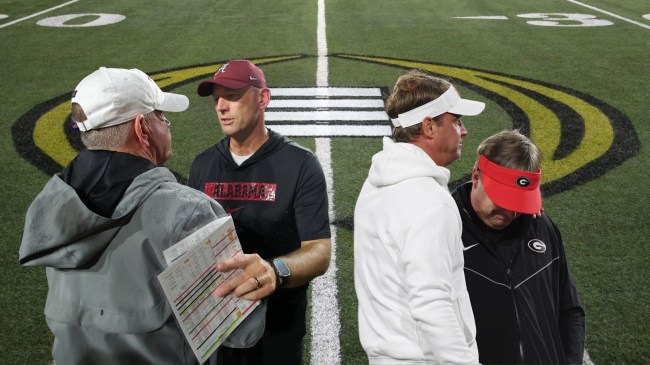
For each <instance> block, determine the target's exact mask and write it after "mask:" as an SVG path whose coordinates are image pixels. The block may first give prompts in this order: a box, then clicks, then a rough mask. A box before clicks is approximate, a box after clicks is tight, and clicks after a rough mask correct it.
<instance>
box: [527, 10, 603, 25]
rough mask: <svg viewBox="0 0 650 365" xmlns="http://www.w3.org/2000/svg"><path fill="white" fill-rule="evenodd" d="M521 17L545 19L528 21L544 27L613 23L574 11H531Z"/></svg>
mask: <svg viewBox="0 0 650 365" xmlns="http://www.w3.org/2000/svg"><path fill="white" fill-rule="evenodd" d="M517 16H518V17H520V18H528V19H543V20H529V21H527V22H526V23H528V24H531V25H540V26H543V27H603V26H607V25H613V24H614V23H612V22H610V21H609V20H604V19H598V18H596V16H595V15H590V14H574V13H529V14H519V15H517Z"/></svg>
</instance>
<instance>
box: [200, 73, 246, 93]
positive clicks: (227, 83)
mask: <svg viewBox="0 0 650 365" xmlns="http://www.w3.org/2000/svg"><path fill="white" fill-rule="evenodd" d="M214 85H221V86H224V87H227V88H229V89H241V88H242V87H246V86H249V84H248V83H246V82H243V81H240V80H233V79H227V78H224V77H222V78H220V79H219V80H215V79H212V80H208V81H203V82H202V83H200V84H199V87H198V88H197V89H196V92H197V93H198V94H199V96H210V95H212V90H213V88H214Z"/></svg>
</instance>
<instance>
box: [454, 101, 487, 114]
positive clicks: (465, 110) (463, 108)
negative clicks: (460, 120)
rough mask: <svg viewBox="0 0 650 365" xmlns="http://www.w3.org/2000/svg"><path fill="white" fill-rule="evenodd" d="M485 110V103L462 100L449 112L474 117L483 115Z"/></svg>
mask: <svg viewBox="0 0 650 365" xmlns="http://www.w3.org/2000/svg"><path fill="white" fill-rule="evenodd" d="M483 109H485V103H482V102H480V101H474V100H467V99H460V101H459V102H458V103H457V104H456V105H454V106H453V107H452V108H451V109H449V110H448V111H447V112H448V113H451V114H458V115H469V116H473V115H479V114H481V112H482V111H483Z"/></svg>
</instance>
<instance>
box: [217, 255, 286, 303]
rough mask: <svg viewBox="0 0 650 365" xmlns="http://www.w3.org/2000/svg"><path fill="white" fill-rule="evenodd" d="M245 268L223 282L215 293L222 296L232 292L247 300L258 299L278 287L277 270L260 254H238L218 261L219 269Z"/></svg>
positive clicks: (266, 295)
mask: <svg viewBox="0 0 650 365" xmlns="http://www.w3.org/2000/svg"><path fill="white" fill-rule="evenodd" d="M236 269H243V270H244V271H242V272H240V273H239V274H238V275H235V276H234V277H232V278H231V279H230V280H228V281H226V282H225V283H223V284H221V286H219V287H218V288H217V289H216V290H215V294H216V295H217V296H220V297H224V296H226V295H228V294H229V293H230V292H232V294H233V295H234V296H235V297H237V298H242V299H246V300H257V299H262V298H265V297H268V296H269V295H271V294H273V292H274V291H275V289H276V280H275V271H273V268H272V267H271V265H270V264H269V263H268V262H266V261H265V260H263V259H262V258H261V257H260V256H259V255H258V254H242V253H240V254H238V255H236V256H234V257H232V258H229V259H227V260H223V261H220V262H218V263H217V271H219V272H229V271H232V270H236Z"/></svg>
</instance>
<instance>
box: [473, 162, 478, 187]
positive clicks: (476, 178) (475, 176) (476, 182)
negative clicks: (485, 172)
mask: <svg viewBox="0 0 650 365" xmlns="http://www.w3.org/2000/svg"><path fill="white" fill-rule="evenodd" d="M478 182H479V181H478V169H477V168H476V167H475V168H474V169H472V189H477V188H478Z"/></svg>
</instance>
